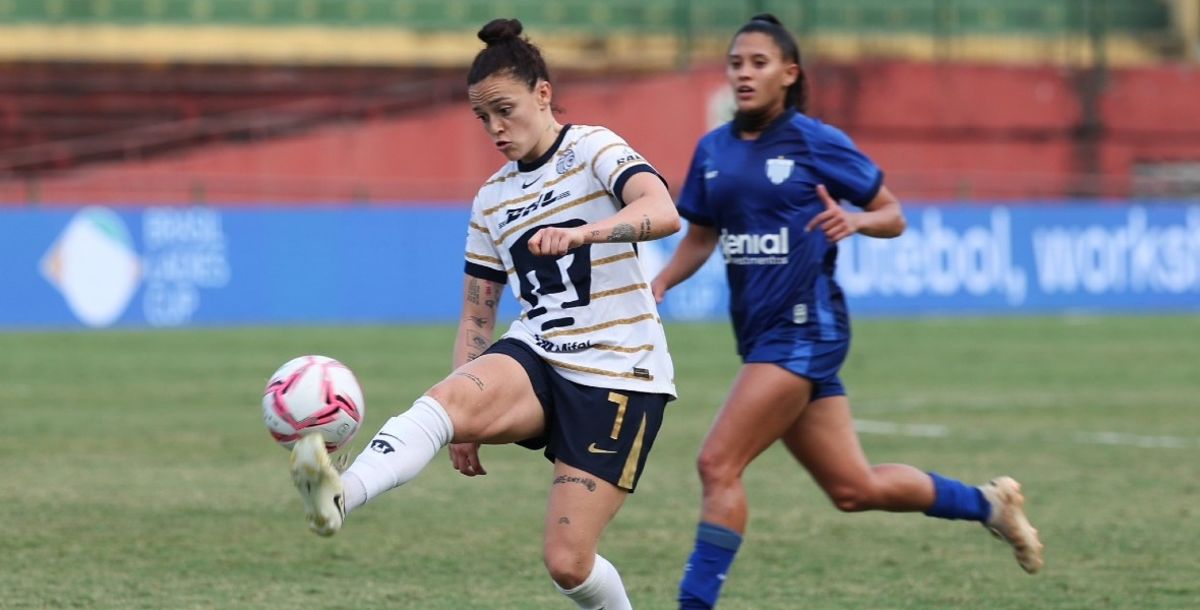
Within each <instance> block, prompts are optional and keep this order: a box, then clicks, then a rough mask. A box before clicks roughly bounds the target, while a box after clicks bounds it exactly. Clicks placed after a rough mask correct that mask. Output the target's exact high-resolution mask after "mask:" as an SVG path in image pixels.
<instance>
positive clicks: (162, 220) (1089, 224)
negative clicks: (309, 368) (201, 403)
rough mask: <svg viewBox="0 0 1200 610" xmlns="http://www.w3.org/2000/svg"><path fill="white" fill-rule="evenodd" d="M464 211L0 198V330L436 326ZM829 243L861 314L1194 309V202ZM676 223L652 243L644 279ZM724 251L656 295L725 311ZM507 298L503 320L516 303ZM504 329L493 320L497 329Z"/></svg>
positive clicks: (1020, 209)
mask: <svg viewBox="0 0 1200 610" xmlns="http://www.w3.org/2000/svg"><path fill="white" fill-rule="evenodd" d="M467 219H468V212H467V209H466V208H465V207H464V208H413V207H370V208H351V207H329V208H312V207H304V208H282V209H281V208H270V209H242V208H181V207H162V208H154V207H151V208H117V209H110V208H104V207H86V208H78V209H46V210H41V209H10V210H0V278H3V289H2V292H0V326H2V327H6V328H20V327H32V328H37V327H41V328H56V327H57V328H69V327H95V328H100V327H110V326H116V327H175V326H206V325H242V324H305V323H390V322H425V321H437V322H447V321H453V320H455V319H457V316H458V314H459V309H460V306H461V299H462V277H463V276H462V267H463V245H464V240H465V235H466V223H467ZM908 222H909V226H908V230H907V231H906V233H905V234H904V235H903V236H901V237H899V238H897V239H892V240H879V239H870V238H865V237H862V236H856V237H853V238H851V239H849V240H846V241H845V242H843V243H842V244H841V246H840V252H839V261H838V266H839V267H838V281H839V283H840V284H841V286H842V287H843V289H844V290H845V292H846V295H847V298H848V300H849V302H850V308H851V311H852V312H853V313H854V314H855V315H904V316H907V315H942V314H1006V313H1053V312H1077V311H1094V312H1108V311H1123V312H1155V311H1180V310H1191V311H1200V206H1195V205H1190V206H1189V205H1186V204H1183V203H1180V204H1169V203H1160V204H1155V205H1135V206H1115V205H1090V204H1089V205H1083V204H1071V205H1067V204H1061V205H1054V204H1046V203H1039V204H1038V205H1024V206H1013V205H995V206H969V207H962V206H954V207H950V206H943V207H914V208H910V209H909V210H908ZM679 238H680V236H678V235H677V236H673V237H672V238H669V239H666V240H662V241H658V242H652V243H650V244H645V245H644V247H643V248H642V249H641V252H642V261H643V263H644V264H645V265H646V267H647V269H648V271H649V272H650V273H651V274H653V273H654V272H655V271H657V269H658V268H660V267H661V265H662V264H663V263H664V262H665V260H666V258H667V257H669V256H670V252H671V249H672V248H673V247H674V244H675V243H677V242H678V240H679ZM727 296H728V292H727V290H726V288H725V281H724V263H723V262H722V258H721V253H720V248H718V252H717V253H715V254H714V256H713V259H712V260H710V261H709V262H708V263H707V264H706V265H705V266H704V268H702V269H701V270H700V271H699V272H698V273H697V274H696V275H695V276H694V277H693V278H692V279H691V280H689V281H688V282H686V283H684V284H682V285H680V286H678V287H676V288H675V289H674V290H672V291H671V292H670V293H669V294H668V296H667V300H666V301H665V302H664V303H663V306H662V313H663V315H664V317H665V318H668V319H675V320H697V319H723V318H724V317H725V308H726V299H727ZM516 311H517V307H516V304H515V302H514V301H513V300H512V299H505V303H504V305H503V306H502V308H501V320H502V321H503V320H506V319H510V318H511V317H512V316H513V315H515V313H516ZM502 326H503V324H502Z"/></svg>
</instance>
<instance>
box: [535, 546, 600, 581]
mask: <svg viewBox="0 0 1200 610" xmlns="http://www.w3.org/2000/svg"><path fill="white" fill-rule="evenodd" d="M591 557H592V555H589V554H585V553H580V552H577V551H576V550H574V549H571V548H569V547H567V546H563V545H547V546H546V548H545V550H544V551H543V554H542V561H543V562H545V564H546V571H547V572H549V573H550V578H551V579H553V580H554V582H555V583H557V584H558V586H560V587H562V588H564V589H574V588H575V587H578V586H579V585H581V584H583V582H584V581H585V580H587V578H588V576H589V575H590V573H591V567H590V566H588V565H587V559H589V558H591Z"/></svg>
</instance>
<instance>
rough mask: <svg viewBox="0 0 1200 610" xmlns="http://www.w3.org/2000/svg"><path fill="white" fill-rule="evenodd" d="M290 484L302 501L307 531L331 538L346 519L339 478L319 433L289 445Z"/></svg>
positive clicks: (340, 478) (339, 475)
mask: <svg viewBox="0 0 1200 610" xmlns="http://www.w3.org/2000/svg"><path fill="white" fill-rule="evenodd" d="M291 469H292V483H294V484H295V485H296V490H297V491H299V492H300V498H301V499H303V500H304V512H305V513H306V514H307V515H308V529H310V530H312V531H313V532H314V533H316V534H317V535H318V536H332V535H334V534H336V533H337V531H338V530H339V529H341V527H342V520H343V519H345V518H346V509H345V501H344V499H343V495H342V477H341V474H340V473H339V472H338V470H337V468H335V467H334V465H333V462H332V461H331V460H330V459H329V452H328V451H326V450H325V441H324V439H323V438H322V437H321V435H320V434H309V435H307V436H305V437H303V438H301V439H300V440H298V441H296V444H295V445H294V446H292V459H291Z"/></svg>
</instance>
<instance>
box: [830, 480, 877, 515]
mask: <svg viewBox="0 0 1200 610" xmlns="http://www.w3.org/2000/svg"><path fill="white" fill-rule="evenodd" d="M825 493H827V494H828V495H829V499H830V501H832V502H833V505H834V506H835V507H837V509H838V510H840V511H842V512H844V513H857V512H861V511H864V510H871V509H873V508H875V507H876V505H877V504H878V502H877V501H876V498H875V492H874V489H873V487H872V485H871V484H870V483H869V482H860V483H838V484H836V485H833V486H831V487H830V488H829V489H826V490H825Z"/></svg>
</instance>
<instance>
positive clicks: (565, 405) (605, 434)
mask: <svg viewBox="0 0 1200 610" xmlns="http://www.w3.org/2000/svg"><path fill="white" fill-rule="evenodd" d="M484 353H485V354H504V355H505V356H509V357H510V358H512V359H514V360H516V361H517V362H518V363H520V364H521V367H522V368H524V369H525V373H526V374H527V375H529V381H530V383H532V384H533V392H534V393H535V394H537V397H538V401H539V402H541V403H542V411H544V412H545V414H546V429H545V431H544V432H543V433H542V435H541V436H537V437H534V438H529V439H525V440H523V441H519V442H518V443H517V444H518V445H521V446H522V447H526V448H529V449H544V450H545V451H544V454H545V456H546V459H548V460H550V461H551V462H553V461H555V460H561V461H562V462H563V463H564V464H567V465H569V466H574V467H575V468H578V469H580V470H582V471H584V472H587V473H589V474H592V475H594V476H596V477H599V478H601V479H604V480H605V481H608V482H609V483H612V484H613V485H616V486H617V487H620V488H621V489H624V490H627V491H629V492H632V491H633V490H634V489H635V488H636V487H637V482H638V479H639V478H641V476H642V469H643V468H645V466H646V456H648V455H650V447H651V446H652V445H653V444H654V439H655V437H657V436H658V429H659V428H660V427H661V426H662V420H663V411H664V410H665V409H666V406H667V400H668V399H669V398H670V397H669V396H667V395H666V394H647V393H645V392H633V391H629V390H610V389H608V388H597V387H592V386H585V385H580V384H578V383H575V382H573V381H569V380H567V379H566V378H564V377H563V376H562V375H559V374H558V371H555V370H554V367H552V366H550V364H549V363H547V362H546V361H545V360H544V359H543V358H542V357H541V356H540V355H538V353H537V352H535V351H534V350H533V348H531V347H529V346H528V345H526V344H525V343H523V342H521V341H518V340H517V339H501V340H499V341H497V342H495V343H493V344H492V345H491V347H489V348H488V349H487V351H485V352H484Z"/></svg>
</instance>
